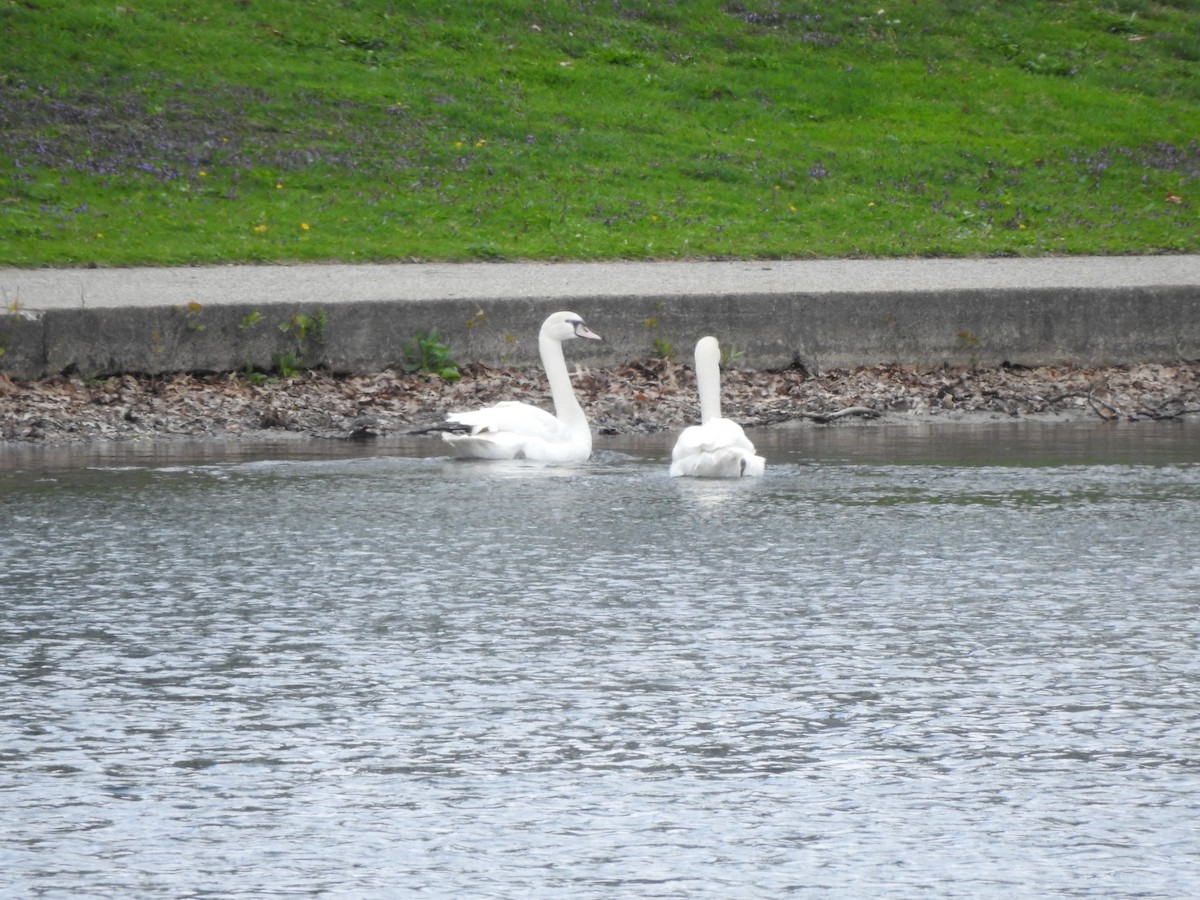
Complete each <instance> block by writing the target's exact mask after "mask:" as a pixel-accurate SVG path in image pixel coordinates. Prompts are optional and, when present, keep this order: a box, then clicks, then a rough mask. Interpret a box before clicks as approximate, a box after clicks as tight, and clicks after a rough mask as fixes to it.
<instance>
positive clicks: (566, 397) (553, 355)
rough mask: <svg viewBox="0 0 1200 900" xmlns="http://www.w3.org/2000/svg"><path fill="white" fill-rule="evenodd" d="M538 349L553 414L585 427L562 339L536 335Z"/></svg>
mask: <svg viewBox="0 0 1200 900" xmlns="http://www.w3.org/2000/svg"><path fill="white" fill-rule="evenodd" d="M538 351H539V352H540V353H541V356H542V370H543V371H545V373H546V380H547V381H548V382H549V383H550V397H551V398H552V399H553V401H554V415H555V416H556V417H558V419H559V421H561V422H565V423H566V424H568V425H572V426H578V425H579V424H581V423H582V425H583V427H584V428H587V427H588V425H587V417H586V416H585V415H584V414H583V407H581V406H580V405H579V400H578V399H576V397H575V388H574V387H573V386H572V385H571V376H570V374H569V373H568V372H567V361H566V359H565V358H564V357H563V346H562V341H556V340H554V338H548V337H544V336H540V335H539V337H538Z"/></svg>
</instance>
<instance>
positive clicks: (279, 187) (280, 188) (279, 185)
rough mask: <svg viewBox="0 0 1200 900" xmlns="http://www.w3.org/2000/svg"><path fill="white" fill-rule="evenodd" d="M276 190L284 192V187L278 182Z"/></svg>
mask: <svg viewBox="0 0 1200 900" xmlns="http://www.w3.org/2000/svg"><path fill="white" fill-rule="evenodd" d="M275 190H277V191H282V190H283V185H282V184H280V183H279V182H278V181H277V182H275Z"/></svg>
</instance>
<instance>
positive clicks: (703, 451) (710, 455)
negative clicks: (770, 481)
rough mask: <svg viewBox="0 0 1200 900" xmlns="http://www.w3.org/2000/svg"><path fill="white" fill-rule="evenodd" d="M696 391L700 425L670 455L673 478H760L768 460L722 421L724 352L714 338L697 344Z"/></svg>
mask: <svg viewBox="0 0 1200 900" xmlns="http://www.w3.org/2000/svg"><path fill="white" fill-rule="evenodd" d="M696 387H697V389H698V390H699V392H700V424H699V425H692V426H690V427H688V428H685V429H684V430H683V434H681V435H679V440H678V441H676V443H675V449H674V451H672V453H671V474H672V475H692V476H694V477H696V478H740V477H741V476H743V475H761V474H762V473H763V469H764V468H765V466H766V460H764V459H763V458H762V457H761V456H757V455H755V451H754V445H753V444H752V443H750V440H749V439H748V438H747V437H746V435H745V433H743V431H742V426H740V425H738V424H737V422H731V421H730V420H729V419H723V418H721V348H720V346H719V345H718V344H717V339H716V338H715V337H703V338H700V340H699V341H697V342H696Z"/></svg>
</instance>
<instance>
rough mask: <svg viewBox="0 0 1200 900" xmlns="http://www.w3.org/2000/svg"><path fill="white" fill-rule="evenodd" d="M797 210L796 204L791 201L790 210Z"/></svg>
mask: <svg viewBox="0 0 1200 900" xmlns="http://www.w3.org/2000/svg"><path fill="white" fill-rule="evenodd" d="M795 211H796V204H794V203H789V204H788V212H795Z"/></svg>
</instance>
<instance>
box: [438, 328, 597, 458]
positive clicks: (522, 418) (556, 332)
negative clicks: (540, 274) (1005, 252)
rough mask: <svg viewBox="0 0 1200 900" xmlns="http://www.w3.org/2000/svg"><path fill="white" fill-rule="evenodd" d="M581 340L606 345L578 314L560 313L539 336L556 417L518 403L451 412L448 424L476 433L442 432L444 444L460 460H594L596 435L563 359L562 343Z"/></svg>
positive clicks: (508, 402)
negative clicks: (592, 457) (462, 457)
mask: <svg viewBox="0 0 1200 900" xmlns="http://www.w3.org/2000/svg"><path fill="white" fill-rule="evenodd" d="M577 337H581V338H591V339H592V340H595V341H598V340H600V335H598V334H596V333H595V332H593V331H591V330H590V329H589V328H588V327H587V326H586V325H584V324H583V319H581V318H580V317H579V316H577V315H576V314H575V313H573V312H556V313H555V314H554V315H552V316H550V317H549V318H548V319H546V321H545V322H543V323H542V330H541V331H539V332H538V350H539V352H540V353H541V356H542V368H543V369H544V370H545V372H546V380H547V381H549V382H550V396H551V397H552V398H553V399H554V415H551V414H550V413H548V412H546V411H545V410H544V409H538V408H537V407H536V406H530V405H529V404H528V403H521V402H519V401H516V400H504V401H502V402H500V403H497V404H496V405H495V406H488V407H485V408H484V409H477V410H473V411H472V412H458V413H450V414H449V415H448V416H446V421H447V422H449V423H451V424H452V425H461V426H466V427H467V428H469V429H470V433H469V434H450V433H449V432H442V439H443V440H445V441H446V443H448V444H449V445H450V449H451V451H452V452H453V453H454V455H455V456H465V457H474V458H477V459H532V460H537V461H540V462H578V461H580V460H584V459H587V458H588V457H589V456H591V455H592V430H591V429H590V428H589V427H588V421H587V416H585V415H584V413H583V408H582V407H580V405H579V401H578V400H577V399H576V398H575V390H574V389H573V388H572V387H571V376H570V375H569V374H567V362H566V360H565V359H564V358H563V348H562V342H563V341H569V340H571V339H572V338H577Z"/></svg>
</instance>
